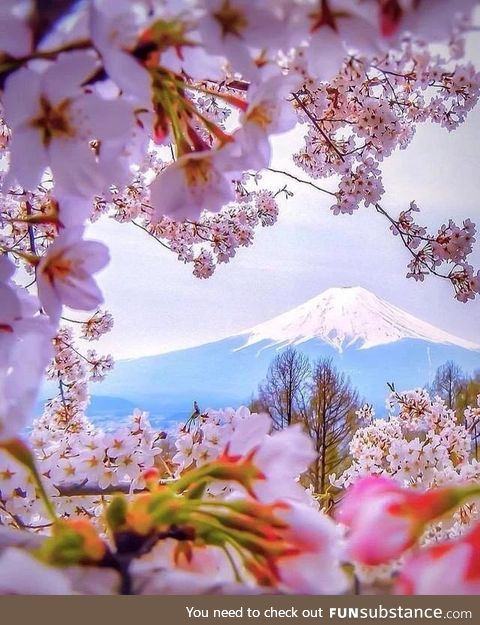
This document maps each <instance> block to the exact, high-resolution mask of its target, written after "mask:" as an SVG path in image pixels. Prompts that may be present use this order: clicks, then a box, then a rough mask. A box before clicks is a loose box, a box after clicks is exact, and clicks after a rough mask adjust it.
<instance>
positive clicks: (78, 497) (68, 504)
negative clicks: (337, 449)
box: [0, 408, 348, 593]
mask: <svg viewBox="0 0 480 625" xmlns="http://www.w3.org/2000/svg"><path fill="white" fill-rule="evenodd" d="M198 418H199V419H200V420H201V421H202V423H201V424H200V423H198V424H197V423H195V424H194V425H193V426H192V428H191V429H192V430H195V433H194V434H193V436H194V437H196V438H197V439H198V438H201V439H202V443H201V444H202V445H203V447H202V449H203V450H205V449H207V448H208V449H209V453H208V454H205V453H201V452H200V453H198V454H196V460H195V462H192V460H191V459H190V458H189V457H188V455H187V454H188V451H187V443H188V442H189V441H190V440H191V438H192V434H191V433H188V432H185V433H183V434H182V435H181V436H180V438H179V439H177V440H176V443H175V448H176V449H175V450H172V449H171V447H172V441H169V440H168V437H167V436H166V434H165V433H159V432H153V431H152V430H151V428H150V425H149V423H148V419H147V417H146V415H145V413H141V412H140V411H137V412H135V413H134V414H133V415H132V417H131V422H130V425H129V427H128V428H124V429H123V430H120V431H117V432H112V433H104V432H101V431H98V430H95V429H94V428H93V427H90V430H88V428H86V429H85V430H84V431H83V432H79V433H67V434H66V433H65V430H62V429H58V430H57V432H56V433H55V432H52V430H51V429H50V430H46V429H45V428H43V427H42V425H41V423H37V424H36V427H35V429H34V431H33V432H32V445H33V448H34V450H35V455H36V458H37V466H38V471H39V473H40V474H41V476H42V480H43V482H44V485H45V489H46V491H47V492H48V493H49V495H50V499H51V501H52V502H53V503H54V505H55V509H56V510H57V515H58V518H57V520H55V521H54V522H53V524H52V521H50V522H49V520H48V518H46V517H45V510H44V509H42V505H43V502H42V499H41V498H40V497H38V492H37V493H36V490H35V484H34V482H33V481H32V480H31V479H30V480H29V478H28V475H27V473H26V471H25V470H24V469H22V468H21V467H20V468H19V466H18V463H17V462H15V461H14V460H12V459H9V458H8V456H3V455H2V457H1V461H2V467H1V471H0V478H1V481H0V492H1V493H2V501H1V506H2V510H1V511H0V518H1V519H2V524H5V525H9V526H11V527H17V528H23V529H25V528H26V527H28V528H31V529H34V530H35V531H37V532H40V533H41V534H43V533H45V529H46V528H51V529H52V531H53V535H52V536H53V538H51V539H47V542H48V540H50V541H53V542H55V536H56V534H55V532H60V533H62V531H67V528H70V529H71V531H76V530H78V531H82V532H83V531H88V532H89V535H90V536H91V537H93V536H94V535H97V536H98V538H97V539H96V541H97V542H96V543H94V544H97V545H98V544H99V542H98V541H105V540H106V539H107V536H108V531H109V530H110V531H111V530H112V516H113V514H114V513H113V512H112V513H111V514H110V515H109V513H108V511H109V510H110V509H111V507H112V506H119V505H120V504H119V503H118V495H114V496H113V495H112V493H115V492H116V493H118V491H119V490H120V491H122V490H123V492H125V493H126V495H125V499H124V500H122V502H123V503H122V504H121V505H122V506H131V510H130V512H129V513H128V514H126V515H125V516H124V520H123V521H122V523H121V528H120V523H119V522H118V521H117V524H118V525H119V527H118V528H117V529H116V531H115V532H114V534H115V541H116V543H117V549H120V548H122V549H126V546H125V545H126V544H127V536H128V541H130V542H131V544H132V545H134V546H135V553H136V556H138V557H136V561H135V563H134V564H132V577H133V580H132V584H134V586H135V591H136V592H146V593H150V592H161V591H165V589H168V591H169V592H175V591H178V590H181V588H182V587H184V584H185V582H186V581H188V583H189V588H190V591H191V592H204V591H205V590H206V589H207V588H210V587H211V586H212V585H215V584H219V585H220V586H225V587H227V588H228V586H229V585H230V586H232V585H234V584H235V583H238V582H239V581H241V583H242V585H243V586H244V590H245V589H247V588H248V587H249V586H250V587H254V586H255V585H256V584H258V585H259V586H265V587H274V588H278V589H280V590H283V591H290V592H292V591H293V592H308V593H337V592H341V591H343V590H344V589H346V588H347V585H348V579H347V577H346V575H345V574H344V572H343V571H342V569H341V567H340V564H341V553H342V552H341V549H342V537H341V531H340V530H339V528H338V527H337V526H336V525H335V523H334V522H333V521H332V520H331V519H329V518H328V517H327V516H326V515H324V514H323V513H322V512H320V511H319V510H318V509H316V507H315V506H312V502H311V500H310V498H309V495H308V493H307V492H306V491H305V490H304V489H303V488H302V487H301V486H300V484H299V483H298V481H297V480H296V478H297V475H298V474H299V473H302V472H303V471H305V470H306V468H307V467H308V465H309V463H310V462H311V461H312V459H313V457H314V452H313V449H312V446H311V443H310V441H309V439H308V437H307V436H306V435H305V434H303V433H302V432H301V431H300V428H299V427H293V428H291V429H290V430H289V431H284V432H280V433H278V432H277V433H274V434H270V427H271V423H270V420H269V418H268V417H267V416H266V415H257V414H251V413H250V412H249V411H248V410H247V409H246V408H240V409H238V410H232V409H228V410H225V411H211V412H209V413H208V414H207V413H206V414H204V415H203V416H199V417H198ZM192 444H193V443H192ZM175 451H176V453H174V452H175ZM280 451H282V455H280V453H279V452H280ZM187 458H189V459H187ZM285 459H286V460H287V462H284V460H285ZM186 468H187V469H188V470H185V469H186ZM152 475H153V476H154V477H155V480H156V481H160V483H161V484H164V485H166V486H160V487H158V488H159V489H160V490H159V497H160V494H161V493H162V494H166V491H165V488H169V486H168V485H169V484H171V488H175V490H176V492H178V494H179V495H181V499H178V497H177V498H176V501H177V503H176V504H175V506H173V503H172V508H171V510H172V513H173V512H174V511H176V510H178V511H179V515H180V516H179V517H178V518H179V519H180V520H179V521H175V520H174V519H172V520H171V521H170V522H166V521H165V523H163V522H162V523H163V525H162V531H161V533H160V534H159V533H158V531H159V529H158V527H157V524H158V523H159V521H158V520H154V518H153V517H152V519H151V520H149V518H148V516H147V508H145V507H144V506H145V505H146V503H147V502H149V501H150V499H149V497H150V496H149V495H146V494H142V495H135V494H134V492H135V491H138V490H142V489H145V487H149V488H150V487H151V480H152ZM25 484H29V487H28V488H27V489H26V490H25ZM95 489H96V492H94V490H95ZM190 491H191V492H190ZM143 492H144V493H145V491H143ZM169 492H170V491H169ZM128 493H129V494H128ZM200 498H201V501H200V502H198V506H199V509H198V510H197V509H196V508H195V504H196V499H200ZM182 502H183V503H182ZM159 503H160V501H159ZM149 505H150V504H149ZM182 506H185V512H186V513H187V515H186V516H185V512H184V513H183V515H184V516H183V517H182V516H181V514H180V512H181V511H182V510H183V508H182ZM150 509H152V510H153V508H148V510H150ZM161 509H162V510H163V511H166V510H168V509H169V508H168V506H166V507H165V505H164V506H163V507H162V508H161ZM159 510H160V509H159ZM105 511H107V512H105ZM105 514H106V516H105ZM209 515H210V521H209V522H208V523H207V524H206V526H204V525H205V521H208V519H209ZM250 516H251V517H252V518H251V519H249V517H250ZM197 517H198V518H197ZM155 518H157V517H155ZM62 523H63V524H65V525H62ZM220 523H221V524H222V525H223V526H224V529H221V527H222V526H221V525H219V524H220ZM182 526H184V527H183V529H182ZM95 527H96V528H97V529H96V530H95V529H94V528H95ZM209 527H210V528H211V527H213V528H215V527H218V532H219V534H218V536H217V534H213V535H210V532H211V531H212V530H211V529H210V530H209V531H208V532H207V528H209ZM85 528H89V529H85ZM154 530H155V531H154ZM94 532H96V534H94ZM152 532H153V534H152ZM230 534H231V536H230ZM250 534H251V535H250ZM135 537H136V538H135ZM140 537H143V539H146V538H149V539H154V540H153V542H152V544H151V545H150V547H149V549H148V550H146V551H143V550H142V549H137V548H138V544H139V541H140ZM220 537H223V538H222V541H221V542H219V538H220ZM143 539H142V540H143ZM224 540H226V543H227V544H226V545H225V544H223V542H224ZM119 541H122V543H121V544H122V545H123V547H120V542H119ZM92 542H93V538H92V539H91V540H90V542H89V544H92ZM130 542H129V543H128V544H130ZM230 543H231V544H230ZM222 544H223V547H222ZM219 547H221V548H219ZM45 549H46V547H45ZM132 549H133V547H132ZM93 551H95V550H93ZM99 551H100V557H99V558H98V559H101V558H103V556H104V550H103V549H100V550H99ZM137 551H138V553H137ZM55 553H56V554H57V555H56V556H55V558H54V557H53V553H52V552H50V551H49V552H48V556H49V557H48V563H49V564H55V565H57V566H58V565H59V564H62V561H61V558H62V552H61V550H58V548H57V551H56V552H55ZM90 553H91V552H89V555H90ZM95 553H96V552H95ZM0 557H3V558H5V557H6V558H7V560H8V557H13V556H12V554H9V553H8V550H7V553H6V555H3V556H2V555H0ZM40 559H41V560H42V559H44V558H40ZM85 560H86V554H85V553H83V552H82V557H79V558H78V561H77V560H75V562H70V561H69V562H68V564H73V563H75V564H78V563H81V562H83V563H86V562H85ZM94 561H95V558H94V557H91V559H90V564H92V563H93V562H94ZM319 562H324V565H323V566H322V574H321V575H318V576H315V577H313V578H312V576H311V575H310V574H309V570H310V569H311V567H312V566H313V564H314V563H315V564H316V565H318V563H319ZM0 563H2V565H3V561H2V560H0ZM22 564H23V565H25V562H22ZM63 564H66V562H63ZM29 568H30V567H29V566H27V570H28V569H29ZM207 574H208V575H207ZM9 583H11V582H9ZM26 583H29V582H26ZM30 583H31V581H30ZM143 585H145V587H143ZM141 587H142V590H141V591H140V590H138V589H139V588H141ZM0 589H2V584H1V582H0ZM17 590H18V588H17ZM116 590H117V591H118V585H117V589H116ZM110 591H111V592H113V591H114V589H113V588H111V589H110Z"/></svg>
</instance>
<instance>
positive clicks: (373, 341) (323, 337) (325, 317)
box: [240, 287, 480, 352]
mask: <svg viewBox="0 0 480 625" xmlns="http://www.w3.org/2000/svg"><path fill="white" fill-rule="evenodd" d="M241 334H242V335H244V336H246V338H247V341H246V343H245V344H244V345H243V346H242V347H241V348H240V349H243V348H245V347H248V346H250V345H255V344H256V343H260V342H264V341H268V342H269V343H268V346H272V345H278V346H282V347H283V346H286V345H298V344H301V343H305V342H306V341H311V340H312V339H318V340H320V341H323V342H324V343H327V344H328V345H331V346H332V347H333V348H335V349H336V350H338V351H339V352H342V351H343V350H345V349H346V348H348V347H355V348H357V349H369V348H372V347H377V346H379V345H386V344H388V343H394V342H396V341H400V340H402V339H420V340H422V341H427V342H430V343H439V344H442V345H455V346H458V347H462V348H464V349H468V350H477V349H480V345H476V344H475V343H473V342H471V341H467V340H465V339H462V338H459V337H457V336H454V335H452V334H449V333H447V332H444V331H443V330H440V329H439V328H436V327H435V326H433V325H431V324H429V323H427V322H425V321H421V320H420V319H417V318H416V317H414V316H413V315H410V314H409V313H407V312H405V311H403V310H401V309H400V308H397V307H396V306H393V305H392V304H389V303H388V302H386V301H385V300H382V299H380V298H379V297H377V296H376V295H374V294H373V293H371V292H370V291H367V290H366V289H364V288H361V287H343V288H331V289H327V290H326V291H324V292H323V293H321V294H320V295H318V296H317V297H314V298H313V299H311V300H309V301H308V302H305V303H304V304H302V305H301V306H298V307H297V308H294V309H292V310H290V311H289V312H286V313H284V314H282V315H279V316H278V317H275V318H274V319H271V320H270V321H266V322H264V323H261V324H259V325H257V326H254V327H253V328H250V329H249V330H246V331H245V332H242V333H241Z"/></svg>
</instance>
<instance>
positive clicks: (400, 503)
mask: <svg viewBox="0 0 480 625" xmlns="http://www.w3.org/2000/svg"><path fill="white" fill-rule="evenodd" d="M460 501H461V499H459V498H458V496H457V492H456V491H455V489H448V488H444V489H436V490H432V491H427V492H425V493H417V492H414V491H412V490H405V489H402V488H400V487H399V486H398V485H397V484H396V483H395V482H394V481H393V480H390V479H388V478H384V477H367V478H363V479H361V480H359V481H358V482H357V483H356V484H355V485H354V486H352V487H350V489H349V490H348V491H347V494H346V496H345V498H344V499H343V500H342V503H341V506H340V509H339V512H338V514H337V518H338V520H339V521H341V522H342V523H344V524H345V525H346V526H347V527H348V528H349V530H350V534H349V536H348V541H347V551H348V554H349V556H350V557H351V558H352V559H353V560H358V561H360V562H363V563H365V564H370V565H371V564H380V563H383V562H388V561H390V560H393V559H394V558H397V557H399V556H400V555H401V554H402V553H403V552H404V551H405V550H406V549H408V548H409V547H411V546H413V545H414V544H415V542H416V541H417V540H418V539H419V538H420V536H421V535H422V533H423V531H424V529H425V527H426V524H427V523H428V522H430V521H432V520H434V519H435V518H438V517H440V516H442V515H444V514H445V513H447V512H449V511H451V510H452V509H453V508H455V507H456V506H458V504H459V503H460Z"/></svg>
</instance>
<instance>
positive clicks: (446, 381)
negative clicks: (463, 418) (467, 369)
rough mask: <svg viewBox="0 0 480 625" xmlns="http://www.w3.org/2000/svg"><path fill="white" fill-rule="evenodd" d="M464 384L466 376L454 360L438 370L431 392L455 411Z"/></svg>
mask: <svg viewBox="0 0 480 625" xmlns="http://www.w3.org/2000/svg"><path fill="white" fill-rule="evenodd" d="M464 382H465V375H464V373H463V371H462V370H461V369H460V367H459V366H458V365H457V364H456V363H455V362H453V360H448V361H447V362H446V363H445V364H444V365H442V366H441V367H439V368H438V369H437V372H436V374H435V378H434V380H433V382H432V385H431V387H430V391H431V393H432V394H434V395H438V396H439V397H441V398H442V399H443V400H444V401H445V403H446V404H447V406H448V408H450V409H451V410H454V409H455V408H456V398H457V396H458V394H459V392H460V390H461V388H462V385H463V384H464Z"/></svg>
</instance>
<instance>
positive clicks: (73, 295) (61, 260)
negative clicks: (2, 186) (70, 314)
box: [37, 228, 109, 319]
mask: <svg viewBox="0 0 480 625" xmlns="http://www.w3.org/2000/svg"><path fill="white" fill-rule="evenodd" d="M82 235H83V228H71V229H69V230H66V231H65V232H63V233H62V234H60V235H59V236H58V237H57V238H56V239H55V241H54V243H53V244H52V245H51V246H50V247H49V248H48V250H47V253H46V254H45V255H44V256H42V257H41V259H40V262H39V263H38V267H37V283H38V295H39V298H40V301H41V303H42V305H43V306H44V308H45V310H46V312H47V313H48V314H49V315H51V316H52V317H53V318H54V319H58V318H59V317H60V313H61V310H62V306H63V305H66V306H69V307H70V308H73V309H76V310H92V309H94V308H96V307H97V306H98V305H99V304H100V303H101V302H102V301H103V298H102V294H101V292H100V290H99V288H98V286H97V284H96V282H95V280H94V279H93V277H92V276H93V274H94V273H96V272H97V271H100V269H103V267H105V265H107V263H108V261H109V254H108V250H107V248H106V247H105V246H104V245H103V244H102V243H99V242H97V241H85V240H83V239H82Z"/></svg>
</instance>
